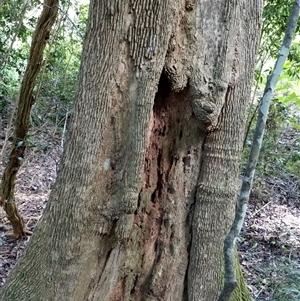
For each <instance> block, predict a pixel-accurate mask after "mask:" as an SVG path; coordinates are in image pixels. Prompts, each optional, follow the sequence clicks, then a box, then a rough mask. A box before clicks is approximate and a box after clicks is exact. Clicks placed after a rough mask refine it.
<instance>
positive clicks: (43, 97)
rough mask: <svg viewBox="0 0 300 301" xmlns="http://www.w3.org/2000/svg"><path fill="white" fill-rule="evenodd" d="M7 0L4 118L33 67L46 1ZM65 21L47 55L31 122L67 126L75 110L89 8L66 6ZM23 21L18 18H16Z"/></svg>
mask: <svg viewBox="0 0 300 301" xmlns="http://www.w3.org/2000/svg"><path fill="white" fill-rule="evenodd" d="M17 2H18V3H19V2H20V1H17V0H15V1H7V2H6V4H4V5H3V6H2V7H1V9H0V28H1V31H0V62H1V65H2V68H1V70H0V110H1V111H0V113H1V116H6V115H7V114H8V113H9V110H8V109H9V108H11V107H12V105H13V99H15V98H16V95H17V94H18V91H19V86H20V81H21V79H22V76H23V73H24V69H25V66H26V63H27V57H28V52H29V47H30V42H31V36H32V32H33V30H34V27H35V25H36V22H37V17H36V16H37V15H38V13H37V11H39V10H40V9H41V5H42V2H43V1H24V5H23V6H20V5H17ZM59 12H60V16H59V19H58V21H57V23H56V25H55V28H54V30H53V31H52V35H51V37H50V39H49V43H48V46H47V49H46V53H45V60H44V63H43V66H42V71H41V73H40V74H39V77H38V80H37V82H38V85H37V86H36V87H35V91H34V93H35V96H36V102H35V105H34V107H33V110H32V115H31V122H32V125H34V126H41V125H42V124H43V123H45V122H50V123H54V124H55V126H56V127H57V126H61V125H63V121H62V119H63V118H64V117H65V115H66V112H67V111H69V110H70V105H71V104H72V102H73V99H74V96H75V86H76V81H77V74H78V70H79V65H80V58H81V47H82V42H83V36H84V32H85V25H86V21H87V13H88V5H87V4H81V5H79V3H78V1H76V0H75V1H61V4H60V10H59ZM16 16H17V17H16Z"/></svg>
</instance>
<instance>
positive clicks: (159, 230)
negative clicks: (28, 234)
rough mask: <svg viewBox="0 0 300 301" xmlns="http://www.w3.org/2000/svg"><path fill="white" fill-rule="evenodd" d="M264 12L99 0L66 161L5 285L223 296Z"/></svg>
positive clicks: (42, 294) (79, 295) (33, 293)
mask: <svg viewBox="0 0 300 301" xmlns="http://www.w3.org/2000/svg"><path fill="white" fill-rule="evenodd" d="M260 13H261V3H260V1H254V0H250V1H248V0H247V1H246V0H243V1H217V2H214V3H212V2H210V1H205V0H202V1H200V0H199V1H181V0H172V1H171V0H155V1H146V0H140V1H117V0H115V1H108V0H103V1H96V0H92V1H91V4H90V14H89V23H88V29H87V36H86V40H85V45H84V49H83V58H82V64H81V72H80V77H79V87H78V94H77V100H76V102H75V107H74V113H73V116H72V122H71V129H70V132H69V135H68V138H67V143H66V149H65V152H64V154H63V158H62V163H61V171H60V173H59V176H58V180H57V182H56V185H55V187H54V189H53V191H52V193H51V196H50V200H49V203H48V206H47V208H46V210H45V213H44V215H43V217H42V219H41V221H40V222H39V224H38V226H37V228H36V231H35V233H34V235H33V237H32V239H31V241H30V242H29V245H28V247H27V251H26V255H25V256H24V257H23V258H22V259H21V260H20V262H19V263H18V265H17V267H16V268H15V269H14V271H13V272H12V273H11V275H10V277H9V279H8V281H7V284H6V285H5V287H4V289H3V290H2V292H1V293H0V297H2V298H4V299H5V300H8V301H11V300H16V299H17V300H20V301H22V300H28V299H30V300H51V301H52V300H66V301H68V300H70V301H71V300H72V301H77V300H78V301H82V300H95V301H96V300H101V301H119V300H143V301H144V300H145V301H147V300H148V301H150V300H189V301H192V300H205V301H214V300H216V299H217V296H218V294H219V290H220V289H221V285H222V277H223V266H222V263H223V260H222V259H223V256H222V249H223V240H224V235H225V234H226V232H227V231H228V227H229V225H230V223H231V221H232V217H233V211H234V210H233V209H234V206H235V202H234V199H235V193H236V188H237V187H236V185H237V182H238V181H237V180H238V179H237V177H238V165H239V158H240V152H241V148H242V141H243V129H244V126H245V124H244V121H245V116H246V109H247V104H248V101H249V99H250V98H249V96H250V87H251V83H252V75H253V67H254V61H255V60H254V56H255V53H256V50H257V44H258V37H259V28H260ZM19 291H22V292H25V293H23V295H20V294H19V293H18V292H19ZM28 296H30V298H28Z"/></svg>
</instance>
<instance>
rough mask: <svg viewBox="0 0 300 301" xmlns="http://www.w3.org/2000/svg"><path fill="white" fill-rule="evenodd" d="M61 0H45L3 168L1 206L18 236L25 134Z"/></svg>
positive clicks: (22, 230)
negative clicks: (16, 192) (18, 194)
mask: <svg viewBox="0 0 300 301" xmlns="http://www.w3.org/2000/svg"><path fill="white" fill-rule="evenodd" d="M58 2H59V1H58V0H46V1H45V3H44V7H43V10H42V13H41V16H40V18H39V20H38V23H37V26H36V29H35V31H34V34H33V37H32V43H31V47H30V54H29V60H28V65H27V67H26V70H25V74H24V77H23V80H22V84H21V89H20V96H19V102H18V110H17V117H16V122H15V129H14V135H13V148H12V151H11V153H10V155H9V162H8V164H7V166H6V167H5V169H4V172H3V176H2V181H1V187H0V188H1V190H0V205H1V206H3V207H4V210H5V212H6V214H7V218H8V219H9V221H10V222H11V224H12V226H13V231H14V236H15V238H20V237H22V236H23V235H25V233H26V229H25V224H24V221H23V218H22V217H21V215H20V213H19V211H18V208H17V206H16V203H15V196H14V188H15V180H16V175H17V172H18V170H19V168H20V166H21V164H22V161H23V158H24V152H25V149H26V139H25V137H26V134H27V132H28V128H29V118H30V110H31V107H32V105H33V103H34V95H33V88H34V85H35V79H36V77H37V74H38V72H39V70H40V68H41V66H42V61H43V52H44V48H45V46H46V43H47V40H48V39H49V34H50V30H51V27H52V25H53V23H54V22H55V20H56V16H57V12H58Z"/></svg>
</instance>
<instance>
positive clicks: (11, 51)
mask: <svg viewBox="0 0 300 301" xmlns="http://www.w3.org/2000/svg"><path fill="white" fill-rule="evenodd" d="M21 2H22V4H21V5H20V1H17V0H14V1H1V2H0V29H1V30H0V66H1V68H0V172H1V174H2V171H3V169H4V167H5V165H6V164H7V162H8V156H9V151H10V148H11V144H10V142H11V141H12V134H13V125H14V120H15V113H16V106H17V100H18V93H19V89H20V82H21V79H22V76H23V74H24V70H25V67H26V64H27V59H28V53H29V47H30V42H31V37H32V32H33V30H34V28H35V25H36V23H37V18H38V16H39V14H40V11H41V8H42V3H41V2H42V1H38V0H35V1H21ZM291 4H292V1H281V0H268V1H265V8H264V24H263V33H262V37H261V47H260V51H259V55H258V58H257V68H256V72H255V81H254V83H253V96H252V105H251V107H250V108H249V114H248V122H247V136H246V137H245V143H244V146H245V148H244V155H243V162H242V164H241V176H242V174H243V170H244V168H245V165H246V162H247V158H248V155H249V150H250V147H251V143H252V140H251V139H252V134H253V130H254V126H255V122H256V118H257V114H256V113H257V109H258V106H259V102H260V98H261V96H262V94H263V90H264V87H265V84H266V81H267V78H268V75H269V74H270V72H271V71H272V70H271V69H272V66H273V63H274V60H275V59H276V57H277V55H278V51H279V48H280V46H281V42H282V38H283V35H284V30H285V26H286V24H287V19H288V16H289V9H290V7H291ZM87 15H88V1H76V0H70V1H60V7H59V17H58V20H57V22H56V23H55V25H54V29H53V30H52V34H51V36H50V38H49V42H48V45H47V47H46V50H45V54H44V58H45V59H44V62H43V65H42V69H41V72H40V73H39V75H38V80H37V85H36V87H35V91H34V94H35V104H34V105H33V107H32V112H31V116H30V124H31V126H30V131H29V133H28V135H27V137H26V147H27V152H26V156H25V160H24V161H23V164H22V167H21V170H20V172H19V174H18V179H17V191H16V199H17V203H18V207H19V209H20V211H21V213H22V216H23V218H24V220H25V223H26V227H27V229H28V230H30V231H33V229H34V227H35V225H36V223H37V221H38V220H39V218H40V216H41V215H42V212H43V209H44V208H45V204H46V202H47V198H48V195H49V192H50V190H51V187H52V185H53V184H54V181H55V177H56V174H57V170H58V168H59V158H60V155H61V153H62V150H63V147H64V138H65V135H66V131H67V128H68V120H69V118H70V116H71V114H72V103H73V100H74V97H75V93H76V80H77V74H78V70H79V65H80V57H81V47H82V43H83V39H84V34H85V25H86V21H87ZM299 109H300V31H299V26H298V31H297V35H296V38H295V40H294V43H293V45H292V48H291V51H290V54H289V57H288V61H287V62H286V64H285V68H284V72H283V74H282V76H281V78H280V81H279V84H278V86H277V89H276V94H275V96H274V99H273V100H272V104H271V108H270V114H269V119H268V122H267V129H266V134H265V140H264V143H263V148H262V152H261V156H260V162H259V166H258V169H257V172H256V179H255V183H254V187H253V190H252V194H251V200H250V205H249V211H248V214H247V218H246V221H245V226H244V229H243V231H242V235H241V237H240V239H239V243H238V248H239V255H240V261H241V264H242V267H243V270H244V273H245V278H246V280H247V283H248V287H249V289H250V292H251V294H252V296H253V298H254V299H255V300H278V301H280V300H288V299H291V300H300V284H299V283H300V110H299ZM0 230H1V233H0V246H1V250H0V285H2V284H3V283H4V281H5V278H6V276H7V273H8V272H9V271H10V270H11V268H12V267H13V266H14V264H15V262H16V260H17V259H18V258H19V256H20V255H21V254H22V251H23V249H24V247H25V245H26V241H27V240H28V239H30V237H25V238H23V239H22V240H19V241H15V240H14V239H13V238H12V237H11V236H10V231H11V228H10V225H9V223H8V220H7V218H6V217H5V213H4V211H3V210H2V208H0Z"/></svg>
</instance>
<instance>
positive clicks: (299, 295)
mask: <svg viewBox="0 0 300 301" xmlns="http://www.w3.org/2000/svg"><path fill="white" fill-rule="evenodd" d="M261 272H262V278H268V279H270V281H267V282H266V286H267V287H266V289H267V290H270V291H273V296H272V300H273V301H286V300H300V267H299V263H297V262H295V261H290V262H280V263H279V264H278V265H272V266H269V267H268V268H266V269H262V271H261ZM270 275H271V276H270Z"/></svg>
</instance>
